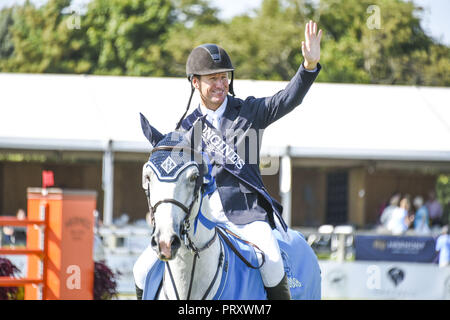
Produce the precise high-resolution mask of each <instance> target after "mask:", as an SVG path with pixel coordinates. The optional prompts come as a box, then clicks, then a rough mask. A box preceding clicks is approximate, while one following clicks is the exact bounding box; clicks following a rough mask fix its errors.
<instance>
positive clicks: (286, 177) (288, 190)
mask: <svg viewBox="0 0 450 320" xmlns="http://www.w3.org/2000/svg"><path fill="white" fill-rule="evenodd" d="M280 196H281V205H282V206H283V218H284V220H285V222H286V224H287V225H288V227H291V225H292V212H291V211H292V204H291V202H292V161H291V156H290V152H289V148H288V150H287V152H286V154H285V155H283V156H282V157H281V166H280Z"/></svg>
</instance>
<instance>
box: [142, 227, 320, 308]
mask: <svg viewBox="0 0 450 320" xmlns="http://www.w3.org/2000/svg"><path fill="white" fill-rule="evenodd" d="M273 232H274V234H275V237H276V238H277V240H278V244H279V247H280V251H281V256H282V258H283V262H284V269H285V272H286V274H287V277H288V283H289V288H290V290H291V297H292V299H294V300H319V299H320V298H321V275H320V268H319V263H318V260H317V257H316V255H315V253H314V251H313V250H312V249H311V247H310V246H309V245H308V243H307V242H306V241H305V239H304V238H303V236H302V235H301V234H300V233H299V232H297V231H293V230H291V229H289V230H288V235H289V237H288V238H289V239H288V240H286V239H284V238H283V237H282V236H281V234H280V233H279V232H278V231H277V230H274V231H273ZM224 234H225V235H226V236H227V238H228V240H229V241H231V242H232V243H233V246H234V247H235V248H237V249H238V250H239V252H240V254H241V255H242V256H243V257H244V258H245V259H246V260H247V261H248V262H249V263H250V264H251V265H253V266H257V265H258V258H257V256H256V253H255V251H254V249H253V247H251V246H249V245H248V244H246V243H245V242H243V241H242V240H240V239H238V238H236V237H234V236H232V235H230V234H228V233H224ZM219 239H220V240H221V241H222V244H223V248H224V268H223V272H222V277H221V279H220V286H219V289H218V290H217V292H216V294H215V296H214V298H213V299H214V300H264V299H266V298H267V295H266V292H265V289H264V285H263V282H262V278H261V274H260V272H259V270H258V269H252V268H249V267H247V265H246V264H245V263H244V262H243V261H242V260H241V259H240V258H239V257H238V256H237V255H236V254H235V253H234V252H233V251H232V250H231V249H230V248H229V246H228V245H227V244H226V243H225V241H224V240H223V239H222V238H221V237H219ZM164 269H165V264H164V262H162V261H160V260H158V261H157V262H156V263H155V264H154V265H153V267H152V268H151V269H150V271H149V273H148V274H147V277H146V280H145V285H144V292H143V296H142V298H143V299H144V300H154V299H156V298H157V294H158V291H159V288H160V287H161V283H162V280H163V275H164Z"/></svg>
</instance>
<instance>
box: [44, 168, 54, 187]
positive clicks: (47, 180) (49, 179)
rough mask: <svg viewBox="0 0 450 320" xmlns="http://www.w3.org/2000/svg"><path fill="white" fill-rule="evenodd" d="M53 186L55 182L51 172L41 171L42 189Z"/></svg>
mask: <svg viewBox="0 0 450 320" xmlns="http://www.w3.org/2000/svg"><path fill="white" fill-rule="evenodd" d="M53 185H55V180H54V178H53V171H50V170H44V171H42V187H43V188H47V187H51V186H53Z"/></svg>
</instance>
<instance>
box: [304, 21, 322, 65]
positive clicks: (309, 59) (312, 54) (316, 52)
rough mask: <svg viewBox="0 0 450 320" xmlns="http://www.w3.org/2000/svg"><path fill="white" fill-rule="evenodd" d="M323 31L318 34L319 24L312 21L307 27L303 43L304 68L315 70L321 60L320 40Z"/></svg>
mask: <svg viewBox="0 0 450 320" xmlns="http://www.w3.org/2000/svg"><path fill="white" fill-rule="evenodd" d="M321 38H322V30H319V32H317V23H315V22H313V21H312V20H310V21H309V22H308V23H307V24H306V26H305V41H302V54H303V58H305V61H304V63H303V66H304V67H305V68H306V69H309V70H313V69H314V68H316V67H317V63H318V62H319V60H320V39H321Z"/></svg>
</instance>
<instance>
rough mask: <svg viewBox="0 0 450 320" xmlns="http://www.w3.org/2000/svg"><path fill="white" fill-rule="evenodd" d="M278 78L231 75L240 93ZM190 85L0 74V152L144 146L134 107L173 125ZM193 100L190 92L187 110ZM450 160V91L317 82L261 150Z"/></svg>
mask: <svg viewBox="0 0 450 320" xmlns="http://www.w3.org/2000/svg"><path fill="white" fill-rule="evenodd" d="M285 85H286V82H274V81H251V80H237V81H236V83H235V88H236V92H237V96H238V97H243V98H245V97H247V96H249V95H253V96H256V97H264V96H269V95H272V94H274V93H275V92H277V91H278V90H281V89H283V88H284V87H285ZM189 93H190V88H189V83H188V81H187V80H185V79H182V78H143V77H112V76H84V75H32V74H6V73H0V148H20V149H59V150H99V151H101V150H106V149H107V146H108V142H109V141H112V148H113V151H118V152H120V151H138V152H145V151H147V150H148V143H147V142H146V140H145V138H144V136H143V135H142V132H141V128H140V122H139V112H142V113H143V114H144V115H145V116H146V117H147V118H148V119H149V120H150V123H151V124H152V125H154V126H155V127H156V128H158V129H159V130H160V131H162V132H168V131H170V130H172V129H174V127H175V124H176V122H177V121H178V119H179V118H180V116H181V115H182V114H183V112H184V109H185V107H186V104H187V100H188V98H189ZM197 104H198V95H195V96H194V99H193V103H192V106H191V109H193V108H194V107H195V106H196V105H197ZM287 146H290V152H291V155H293V156H303V157H332V158H334V157H338V158H339V157H343V158H368V159H371V158H376V159H379V158H383V159H385V158H387V159H417V160H444V161H447V160H450V88H431V87H411V86H382V85H354V84H328V83H315V84H314V85H313V86H312V88H311V90H310V92H309V93H308V94H307V96H306V97H305V99H304V102H303V104H302V105H301V106H300V107H298V108H297V109H295V110H294V111H293V112H292V113H290V114H289V115H288V116H286V117H285V118H282V119H281V120H280V121H278V122H276V123H274V124H273V125H272V126H270V127H269V128H268V129H267V130H266V132H265V134H264V139H263V145H262V154H274V155H279V154H282V153H284V150H285V149H286V147H287Z"/></svg>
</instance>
